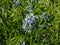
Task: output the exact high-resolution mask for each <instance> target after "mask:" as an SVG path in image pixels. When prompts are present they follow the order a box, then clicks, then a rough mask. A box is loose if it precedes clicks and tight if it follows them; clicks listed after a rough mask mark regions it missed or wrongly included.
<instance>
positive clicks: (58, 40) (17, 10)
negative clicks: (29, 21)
mask: <svg viewBox="0 0 60 45" xmlns="http://www.w3.org/2000/svg"><path fill="white" fill-rule="evenodd" d="M17 2H18V3H17ZM28 6H32V7H33V8H34V9H33V11H32V13H33V14H34V15H36V16H38V18H39V21H38V24H37V25H38V26H39V28H38V29H37V30H34V29H32V31H31V32H30V33H28V32H25V31H24V29H23V28H22V25H23V23H22V21H23V20H24V19H25V17H26V15H27V14H29V13H31V12H29V11H28V10H27V9H28ZM43 13H45V14H44V15H49V14H50V17H48V19H49V20H48V19H47V20H45V19H43V18H41V16H42V14H43ZM46 17H47V16H46ZM49 25H50V26H49ZM24 42H25V45H59V44H60V0H33V2H32V3H31V2H30V0H17V1H16V0H15V1H14V0H0V45H22V44H23V43H24Z"/></svg>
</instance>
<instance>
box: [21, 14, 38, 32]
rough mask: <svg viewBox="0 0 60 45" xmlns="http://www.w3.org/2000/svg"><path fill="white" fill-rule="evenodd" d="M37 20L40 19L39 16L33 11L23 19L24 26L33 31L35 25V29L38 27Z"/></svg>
mask: <svg viewBox="0 0 60 45" xmlns="http://www.w3.org/2000/svg"><path fill="white" fill-rule="evenodd" d="M37 20H38V17H37V16H35V15H34V14H33V13H30V14H29V15H27V16H26V18H25V19H24V20H23V25H22V28H23V29H24V30H26V31H27V32H31V29H32V27H34V28H35V29H36V28H37Z"/></svg>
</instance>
